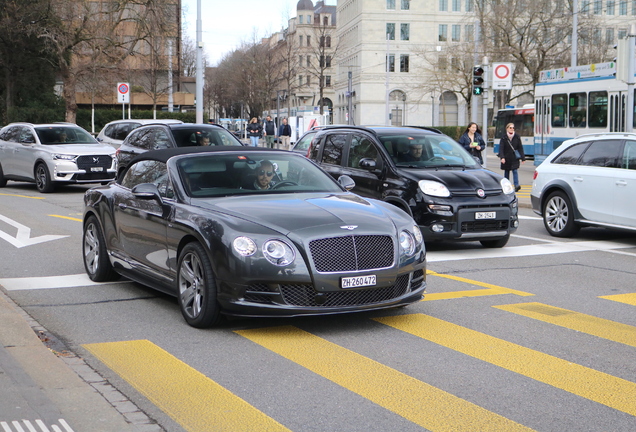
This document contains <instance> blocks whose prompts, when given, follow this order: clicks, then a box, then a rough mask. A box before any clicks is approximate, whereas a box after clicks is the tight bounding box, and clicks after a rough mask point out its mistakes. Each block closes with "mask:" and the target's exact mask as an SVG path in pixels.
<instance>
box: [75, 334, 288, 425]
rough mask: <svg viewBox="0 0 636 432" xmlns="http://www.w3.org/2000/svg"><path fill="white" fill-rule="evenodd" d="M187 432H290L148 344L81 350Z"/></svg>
mask: <svg viewBox="0 0 636 432" xmlns="http://www.w3.org/2000/svg"><path fill="white" fill-rule="evenodd" d="M83 346H84V348H86V349H87V350H88V351H90V352H91V353H92V354H93V355H94V356H95V357H97V358H98V359H99V360H100V361H102V362H103V363H104V364H105V365H106V366H108V367H109V368H111V369H112V370H113V371H115V372H116V373H117V374H118V375H119V376H121V377H122V378H123V379H125V380H126V381H127V382H128V383H129V384H130V385H132V386H133V387H134V388H135V389H137V390H138V391H139V392H140V393H142V394H143V395H144V396H146V397H147V398H148V399H149V400H150V401H151V402H152V403H153V404H155V405H156V406H157V407H159V408H160V409H161V410H162V411H164V412H165V413H166V414H168V415H169V416H170V417H172V419H174V420H175V421H176V422H177V423H179V424H180V425H181V426H182V427H183V428H184V429H185V430H187V431H193V432H194V431H197V432H200V431H215V432H216V431H229V432H236V431H250V430H252V431H274V432H278V431H288V430H289V429H287V428H285V427H284V426H283V425H281V424H280V423H278V422H277V421H275V420H274V419H272V418H271V417H268V416H267V415H265V414H264V413H262V412H261V411H259V410H257V409H256V408H254V407H253V406H251V405H250V404H248V403H247V402H245V401H244V400H243V399H241V398H239V397H238V396H236V395H234V394H233V393H232V392H230V391H229V390H227V389H225V388H224V387H222V386H220V385H219V384H217V383H215V382H214V381H212V380H211V379H209V378H208V377H206V376H205V375H203V374H202V373H200V372H198V371H197V370H195V369H193V368H192V367H190V366H188V365H187V364H185V363H183V362H182V361H180V360H179V359H177V358H176V357H174V356H172V355H171V354H170V353H168V352H166V351H164V350H163V349H161V348H159V347H158V346H157V345H155V344H153V343H152V342H150V341H147V340H135V341H127V342H109V343H96V344H87V345H83Z"/></svg>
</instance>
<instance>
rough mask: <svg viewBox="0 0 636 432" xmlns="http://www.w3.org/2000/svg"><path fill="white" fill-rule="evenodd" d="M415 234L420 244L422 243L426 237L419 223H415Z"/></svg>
mask: <svg viewBox="0 0 636 432" xmlns="http://www.w3.org/2000/svg"><path fill="white" fill-rule="evenodd" d="M413 236H414V237H415V241H416V242H417V243H418V244H420V243H422V241H423V240H424V237H422V231H420V227H418V226H417V225H413Z"/></svg>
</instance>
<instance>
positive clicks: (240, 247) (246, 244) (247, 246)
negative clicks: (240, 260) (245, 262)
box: [232, 236, 256, 256]
mask: <svg viewBox="0 0 636 432" xmlns="http://www.w3.org/2000/svg"><path fill="white" fill-rule="evenodd" d="M232 246H233V247H234V250H235V251H236V253H238V254H239V255H241V256H252V255H254V252H256V243H254V240H252V239H251V238H249V237H243V236H241V237H237V238H235V239H234V241H233V242H232Z"/></svg>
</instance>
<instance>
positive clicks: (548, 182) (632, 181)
mask: <svg viewBox="0 0 636 432" xmlns="http://www.w3.org/2000/svg"><path fill="white" fill-rule="evenodd" d="M635 196H636V134H634V133H625V132H610V133H598V134H587V135H580V136H578V137H577V138H574V139H571V140H567V141H565V142H564V143H563V144H561V146H560V147H558V148H556V149H555V150H554V151H553V152H552V154H550V155H549V156H548V157H547V158H546V159H545V160H544V161H543V162H542V163H541V165H539V166H538V167H537V168H536V170H535V173H534V180H533V182H532V192H531V195H530V200H531V202H532V208H533V210H534V211H535V213H537V214H539V215H541V216H542V217H543V223H544V225H545V228H546V230H547V231H548V233H550V235H552V236H555V237H573V236H575V235H576V234H577V233H578V231H579V229H580V228H582V227H586V226H596V227H605V228H609V229H621V230H630V231H636V200H634V197H635Z"/></svg>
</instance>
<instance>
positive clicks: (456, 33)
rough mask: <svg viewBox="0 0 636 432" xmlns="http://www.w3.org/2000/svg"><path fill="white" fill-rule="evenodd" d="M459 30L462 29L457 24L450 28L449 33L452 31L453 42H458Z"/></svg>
mask: <svg viewBox="0 0 636 432" xmlns="http://www.w3.org/2000/svg"><path fill="white" fill-rule="evenodd" d="M461 29H462V26H460V25H459V24H453V27H452V28H451V31H452V35H451V38H452V41H453V42H459V37H460V34H461Z"/></svg>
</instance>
